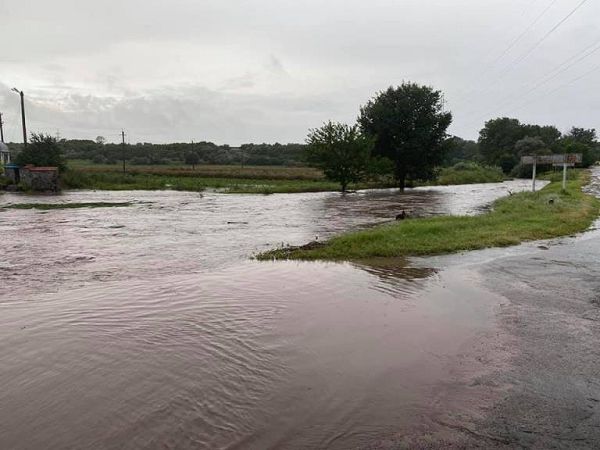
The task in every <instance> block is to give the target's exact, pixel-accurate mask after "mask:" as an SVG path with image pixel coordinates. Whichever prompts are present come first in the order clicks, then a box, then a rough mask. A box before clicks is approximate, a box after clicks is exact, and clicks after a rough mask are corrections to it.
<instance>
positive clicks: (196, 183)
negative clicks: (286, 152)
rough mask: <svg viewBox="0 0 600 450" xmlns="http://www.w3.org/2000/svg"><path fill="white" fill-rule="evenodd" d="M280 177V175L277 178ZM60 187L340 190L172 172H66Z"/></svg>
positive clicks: (315, 183) (294, 181)
mask: <svg viewBox="0 0 600 450" xmlns="http://www.w3.org/2000/svg"><path fill="white" fill-rule="evenodd" d="M280 176H281V177H282V176H283V175H281V174H280ZM61 182H62V186H63V187H64V188H67V189H99V190H162V189H173V190H178V191H196V192H199V191H204V190H206V189H216V190H220V191H222V192H225V193H247V194H274V193H297V192H327V191H337V190H339V189H340V186H339V184H338V183H333V182H330V181H325V180H310V179H298V178H291V179H286V178H265V179H261V178H236V177H231V178H219V177H212V176H210V177H201V176H198V175H197V174H195V173H188V172H186V173H185V174H181V173H178V172H174V173H171V174H169V172H168V171H167V172H164V173H162V172H161V173H154V172H153V171H141V172H128V173H126V174H123V173H122V172H115V171H109V172H103V171H100V170H90V171H83V170H73V169H71V170H69V171H67V172H65V173H64V174H62V175H61ZM380 187H390V185H389V184H386V183H361V184H357V185H352V186H350V189H366V188H380Z"/></svg>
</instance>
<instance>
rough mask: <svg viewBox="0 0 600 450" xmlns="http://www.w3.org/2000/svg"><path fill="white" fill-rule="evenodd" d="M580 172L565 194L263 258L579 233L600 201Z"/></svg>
mask: <svg viewBox="0 0 600 450" xmlns="http://www.w3.org/2000/svg"><path fill="white" fill-rule="evenodd" d="M587 178H588V176H587V174H582V175H581V176H579V177H578V178H577V179H575V180H571V181H569V182H568V184H567V189H566V190H565V191H563V190H562V186H561V183H556V182H553V183H551V184H549V185H548V186H546V187H545V188H544V189H542V190H541V191H539V192H536V193H532V192H523V193H519V194H514V195H511V196H509V197H505V198H502V199H500V200H497V201H496V202H495V203H494V205H493V209H492V210H491V211H490V212H488V213H485V214H483V215H480V216H443V217H433V218H423V219H409V220H406V221H403V222H398V223H394V224H389V225H382V226H378V227H376V228H373V229H370V230H365V231H358V232H353V233H347V234H343V235H341V236H339V237H335V238H333V239H331V240H330V241H328V242H326V243H325V244H324V245H319V246H307V247H305V248H281V249H276V250H272V251H270V252H266V253H263V254H261V255H259V256H258V257H257V259H260V260H270V259H299V260H364V259H368V258H376V257H398V256H410V255H430V254H443V253H454V252H460V251H465V250H476V249H482V248H487V247H504V246H509V245H516V244H519V243H521V242H523V241H530V240H537V239H548V238H553V237H557V236H564V235H570V234H573V233H577V232H581V231H584V230H586V229H587V228H589V227H590V225H591V224H592V223H593V221H594V220H595V219H596V218H597V217H598V213H599V212H600V201H599V200H598V199H597V198H595V197H594V196H592V195H588V194H584V193H583V192H582V190H581V188H582V185H583V184H584V183H585V182H586V181H587Z"/></svg>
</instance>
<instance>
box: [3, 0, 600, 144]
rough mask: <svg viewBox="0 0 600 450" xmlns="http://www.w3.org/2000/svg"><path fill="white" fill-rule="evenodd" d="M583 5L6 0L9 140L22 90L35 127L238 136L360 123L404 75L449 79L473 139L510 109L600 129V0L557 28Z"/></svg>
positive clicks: (65, 131) (552, 1) (139, 135)
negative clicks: (366, 107) (361, 114)
mask: <svg viewBox="0 0 600 450" xmlns="http://www.w3.org/2000/svg"><path fill="white" fill-rule="evenodd" d="M581 1H582V0H528V1H525V0H369V1H367V0H360V1H359V0H171V1H165V0H160V1H159V0H120V1H116V0H102V1H94V2H91V1H89V0H52V1H48V0H0V112H3V113H4V121H5V122H6V124H5V131H6V133H5V134H6V136H5V137H6V140H7V141H11V140H15V141H16V140H19V139H20V136H21V135H20V133H21V131H20V118H19V117H18V114H19V101H18V100H19V99H18V96H17V95H16V94H15V93H12V92H10V88H12V87H13V86H16V87H18V88H19V89H22V90H24V91H25V94H26V102H27V103H26V108H27V115H28V124H29V130H30V131H45V132H51V133H52V134H56V133H57V132H58V133H60V135H61V136H62V137H67V138H91V139H95V138H96V136H98V135H103V136H105V137H106V138H107V139H108V140H110V141H115V140H117V139H118V133H119V132H120V130H121V128H124V129H125V130H126V132H127V133H128V140H129V141H130V142H132V143H135V142H157V143H158V142H173V141H185V142H187V141H191V140H196V141H198V140H209V141H214V142H217V143H228V144H231V145H237V144H241V143H245V142H302V141H303V140H304V138H305V136H306V133H307V129H309V128H312V127H316V126H319V125H320V124H321V123H322V122H324V121H326V120H329V119H332V120H338V121H345V122H349V123H352V122H354V121H355V120H356V117H357V115H358V111H359V107H360V105H361V104H364V103H365V102H366V101H367V100H368V99H369V98H370V97H372V96H373V95H374V94H375V93H376V92H377V91H379V90H381V89H384V88H386V87H387V86H390V85H397V84H400V83H401V82H402V81H403V80H407V81H413V82H417V83H420V84H428V85H432V86H434V87H435V88H437V89H440V90H442V91H443V92H444V93H445V98H446V102H447V108H448V109H449V110H451V111H452V112H453V114H454V123H453V125H452V128H451V130H450V131H451V133H452V134H456V135H459V136H463V137H466V138H476V136H477V133H478V130H479V129H480V128H481V127H482V125H483V123H484V122H485V120H487V119H489V118H492V117H496V116H505V115H507V116H511V117H517V118H519V119H521V120H523V121H525V122H534V123H540V124H554V125H556V126H558V127H559V129H561V130H563V131H564V130H567V129H568V128H569V127H570V126H572V125H578V126H585V127H598V128H600V121H599V120H598V119H599V112H600V76H599V74H600V21H599V20H598V18H599V17H600V2H599V1H597V0H588V1H585V2H584V3H583V5H582V6H581V7H580V8H579V9H578V10H577V11H576V12H575V13H574V14H572V15H571V16H570V17H569V18H568V20H566V21H565V22H563V23H562V24H561V25H560V26H558V28H556V29H555V30H554V31H552V30H553V28H555V26H556V25H557V24H559V23H560V22H561V20H563V19H564V18H566V17H567V16H568V14H569V13H570V12H572V11H573V9H575V8H576V7H577V6H578V5H579V4H580V3H581ZM536 20H537V21H536ZM532 24H533V26H531V25H532ZM586 49H588V50H587V53H586ZM595 49H596V50H598V51H595V52H594V50H595ZM569 58H571V60H569ZM561 64H562V65H561ZM571 64H572V67H569V65H571Z"/></svg>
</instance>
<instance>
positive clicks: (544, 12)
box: [462, 0, 558, 102]
mask: <svg viewBox="0 0 600 450" xmlns="http://www.w3.org/2000/svg"><path fill="white" fill-rule="evenodd" d="M557 1H558V0H552V1H551V2H550V3H549V4H548V6H546V8H544V10H543V11H542V12H541V13H540V14H538V16H537V17H536V18H535V19H534V20H533V22H531V23H530V24H529V25H528V26H527V27H525V29H524V30H523V32H522V33H521V34H519V35H518V36H516V37H515V38H514V39H513V40H512V41H511V42H510V43H509V44H508V46H506V47H505V48H504V50H503V51H502V52H501V53H500V54H499V55H498V56H497V57H496V58H495V59H494V60H493V61H492V62H491V63H489V64H487V67H486V68H485V69H484V70H483V72H481V73H480V74H479V75H478V76H477V78H476V79H475V80H474V81H473V82H472V83H473V84H479V82H480V81H481V80H482V79H483V77H484V76H485V75H487V73H488V72H489V71H490V70H492V69H493V68H494V66H495V65H496V63H498V62H499V61H500V60H502V58H504V56H506V55H507V54H508V52H510V50H512V49H513V48H514V47H515V46H516V45H517V44H518V43H519V42H520V41H521V39H523V38H524V37H525V36H526V35H527V33H529V31H531V30H532V29H533V27H534V26H535V25H536V24H537V23H538V22H539V21H540V20H541V19H542V18H543V17H544V16H545V15H546V14H547V13H548V11H549V10H550V9H551V8H552V7H553V6H554V5H555V4H556V2H557ZM535 3H537V0H534V2H533V3H532V4H530V5H529V7H532V6H533V5H534V4H535ZM527 9H528V8H526V9H525V10H524V11H523V14H525V11H527ZM477 91H478V90H477V89H473V90H471V91H469V92H468V93H467V94H466V96H465V97H464V98H463V99H462V100H463V102H465V101H466V100H468V99H470V98H472V96H473V95H474V94H476V93H477ZM484 91H485V89H484Z"/></svg>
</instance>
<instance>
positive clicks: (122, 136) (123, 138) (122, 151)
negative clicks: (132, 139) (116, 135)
mask: <svg viewBox="0 0 600 450" xmlns="http://www.w3.org/2000/svg"><path fill="white" fill-rule="evenodd" d="M121 139H122V143H121V146H122V148H121V159H122V160H123V173H125V131H123V130H121Z"/></svg>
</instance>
